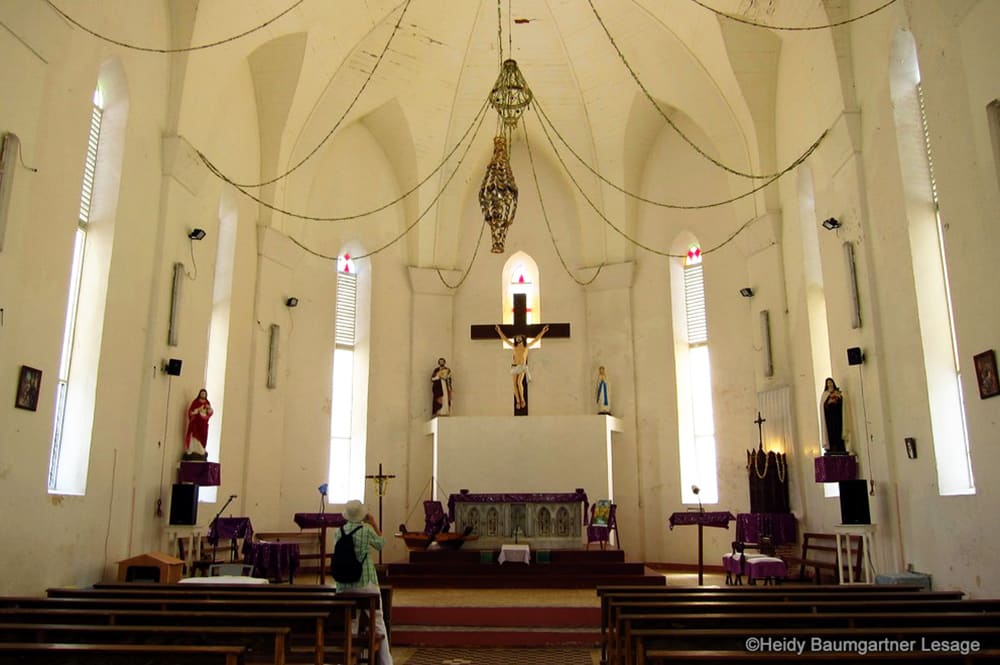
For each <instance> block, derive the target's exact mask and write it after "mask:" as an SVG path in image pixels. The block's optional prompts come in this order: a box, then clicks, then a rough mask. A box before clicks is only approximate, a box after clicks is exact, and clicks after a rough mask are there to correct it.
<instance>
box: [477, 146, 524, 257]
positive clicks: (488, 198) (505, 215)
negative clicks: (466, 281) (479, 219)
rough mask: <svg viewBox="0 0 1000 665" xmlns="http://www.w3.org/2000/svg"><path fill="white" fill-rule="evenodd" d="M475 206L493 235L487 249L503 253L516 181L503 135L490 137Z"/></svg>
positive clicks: (515, 199) (510, 219) (515, 193)
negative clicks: (490, 149) (489, 156)
mask: <svg viewBox="0 0 1000 665" xmlns="http://www.w3.org/2000/svg"><path fill="white" fill-rule="evenodd" d="M479 207H480V208H482V210H483V221H485V222H486V223H487V224H488V225H489V227H490V235H491V236H492V238H493V246H492V248H491V250H490V251H492V252H493V253H494V254H503V250H504V242H505V241H506V239H507V228H508V227H509V226H510V225H511V224H513V223H514V215H515V214H516V213H517V183H516V182H514V171H513V170H511V168H510V156H509V155H508V153H507V137H506V136H504V135H503V134H501V135H499V136H497V137H495V138H494V139H493V159H491V160H490V163H489V164H488V165H487V166H486V175H485V176H483V184H482V185H481V186H480V187H479Z"/></svg>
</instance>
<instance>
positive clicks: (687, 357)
mask: <svg viewBox="0 0 1000 665" xmlns="http://www.w3.org/2000/svg"><path fill="white" fill-rule="evenodd" d="M701 258H702V257H701V247H700V246H699V245H698V243H697V242H692V243H691V244H689V246H688V250H687V254H686V256H685V258H684V259H683V260H676V259H675V260H674V261H673V264H672V266H671V276H672V278H674V279H679V284H680V285H681V287H680V288H681V291H682V292H681V293H678V291H677V289H675V290H674V293H675V295H679V296H681V297H679V298H675V300H674V303H675V304H674V316H673V319H674V339H675V340H676V343H675V356H676V361H677V415H678V440H679V443H680V476H681V501H682V502H684V503H699V502H701V503H718V501H719V481H718V468H717V464H716V450H715V413H714V410H713V407H712V365H711V360H710V358H709V351H708V317H707V310H706V303H705V279H704V272H703V266H702V262H701ZM695 488H697V489H698V491H697V492H695Z"/></svg>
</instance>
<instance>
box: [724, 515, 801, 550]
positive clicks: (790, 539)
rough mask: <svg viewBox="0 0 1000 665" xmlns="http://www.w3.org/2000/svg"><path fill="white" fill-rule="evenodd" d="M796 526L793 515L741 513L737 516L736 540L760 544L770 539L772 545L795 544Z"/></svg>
mask: <svg viewBox="0 0 1000 665" xmlns="http://www.w3.org/2000/svg"><path fill="white" fill-rule="evenodd" d="M795 531H796V524H795V515H792V514H791V513H740V514H739V515H737V516H736V540H738V541H740V542H743V543H758V544H759V543H760V541H761V538H762V537H764V538H770V539H771V544H772V545H784V544H785V543H794V542H795V540H796V536H795Z"/></svg>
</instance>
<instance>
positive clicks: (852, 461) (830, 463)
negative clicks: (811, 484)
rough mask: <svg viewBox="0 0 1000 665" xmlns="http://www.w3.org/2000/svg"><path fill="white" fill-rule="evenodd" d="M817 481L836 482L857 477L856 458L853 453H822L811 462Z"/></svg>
mask: <svg viewBox="0 0 1000 665" xmlns="http://www.w3.org/2000/svg"><path fill="white" fill-rule="evenodd" d="M813 466H814V467H815V469H814V470H815V472H816V482H817V483H836V482H840V481H841V480H854V479H856V478H857V477H858V458H857V457H855V456H854V455H824V456H823V457H817V458H816V459H815V461H814V462H813Z"/></svg>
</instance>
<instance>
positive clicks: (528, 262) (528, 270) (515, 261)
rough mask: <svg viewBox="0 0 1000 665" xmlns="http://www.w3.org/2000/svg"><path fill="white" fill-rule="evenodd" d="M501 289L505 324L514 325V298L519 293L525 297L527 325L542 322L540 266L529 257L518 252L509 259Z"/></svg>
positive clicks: (504, 269) (502, 275)
mask: <svg viewBox="0 0 1000 665" xmlns="http://www.w3.org/2000/svg"><path fill="white" fill-rule="evenodd" d="M501 289H502V292H503V312H502V320H503V322H504V323H514V296H515V295H516V294H519V293H523V294H524V295H525V309H526V311H525V323H537V322H539V321H541V320H542V313H541V311H540V310H541V298H540V297H539V287H538V265H537V264H536V263H535V260H534V259H532V258H531V257H530V256H529V255H527V254H525V253H524V252H517V253H515V254H514V255H513V256H511V257H510V258H509V259H507V262H506V263H505V264H504V267H503V272H502V274H501Z"/></svg>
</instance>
